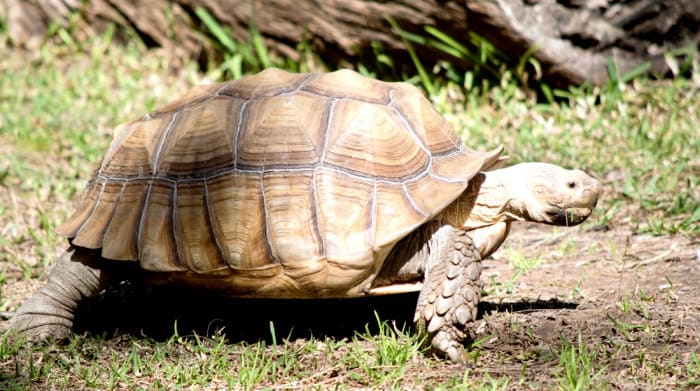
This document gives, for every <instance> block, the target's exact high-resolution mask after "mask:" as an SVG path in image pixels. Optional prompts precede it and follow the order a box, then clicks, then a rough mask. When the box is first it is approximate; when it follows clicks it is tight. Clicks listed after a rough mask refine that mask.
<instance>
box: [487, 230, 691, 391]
mask: <svg viewBox="0 0 700 391" xmlns="http://www.w3.org/2000/svg"><path fill="white" fill-rule="evenodd" d="M543 231H549V230H548V229H547V228H543V227H541V226H532V225H530V226H520V227H518V228H516V229H515V232H513V235H512V236H511V238H510V246H514V245H515V246H522V247H521V251H523V252H524V253H526V254H528V255H529V256H531V257H532V256H535V257H536V256H542V254H550V255H551V254H558V253H559V254H560V253H561V248H562V246H569V245H571V246H573V247H574V249H573V250H572V251H571V252H570V253H569V254H567V255H566V256H564V257H562V258H561V259H560V260H559V261H556V262H552V263H550V262H545V263H543V264H540V265H538V266H537V267H536V268H535V269H534V270H532V271H531V272H529V273H526V274H524V275H521V276H520V277H519V278H518V279H517V280H516V282H515V287H514V293H512V294H504V295H493V296H487V297H485V298H484V299H483V302H484V304H486V305H484V307H486V308H488V307H490V306H491V305H493V306H494V307H496V308H498V309H499V311H498V312H490V311H488V310H487V311H486V312H487V313H486V314H485V315H484V318H483V319H481V320H480V321H479V322H478V326H477V329H479V328H481V327H483V328H484V329H485V330H486V331H485V332H484V333H491V334H493V335H494V337H493V338H492V339H491V340H489V341H488V343H487V344H486V346H488V351H489V352H491V353H496V352H497V354H488V353H487V356H490V358H493V361H491V360H489V359H487V358H485V357H481V360H482V363H483V364H484V365H482V366H481V367H480V368H478V369H476V370H477V371H488V372H489V373H491V374H511V375H514V376H516V377H517V375H518V374H519V373H520V371H521V370H522V368H523V363H524V362H525V361H529V362H530V366H531V368H530V370H528V371H527V372H526V373H527V374H528V375H527V376H526V378H528V380H530V381H535V382H537V381H543V382H545V383H549V381H548V379H547V378H546V373H547V372H546V371H542V370H532V369H534V368H532V366H533V364H534V365H535V366H536V365H537V362H538V361H539V360H538V358H539V357H542V358H543V361H546V360H545V358H546V357H545V356H546V355H547V354H549V352H551V351H552V349H553V348H555V347H556V346H559V345H560V344H561V338H565V339H566V340H568V341H570V342H571V343H576V342H577V341H579V340H580V341H582V342H583V343H584V344H585V345H586V346H588V347H593V346H596V347H598V348H602V351H600V352H598V354H602V355H604V356H606V358H602V361H603V362H605V361H607V363H608V364H609V366H608V367H607V373H608V375H607V376H606V377H605V378H603V379H599V381H603V382H609V386H610V387H611V388H613V389H669V388H670V389H673V388H675V387H677V386H678V385H679V383H676V381H677V380H678V375H679V369H680V368H679V367H680V366H681V365H682V364H680V363H687V362H688V358H689V356H690V355H691V354H692V353H693V352H694V353H696V354H697V353H698V352H699V351H700V283H699V282H700V259H699V258H700V254H698V248H699V245H700V242H699V241H698V239H697V238H695V239H689V238H686V237H683V236H664V237H652V236H644V235H636V234H634V233H632V232H630V231H629V230H627V229H626V228H625V227H624V226H616V227H615V226H604V227H594V228H593V229H591V228H589V229H587V230H576V231H578V232H564V231H562V233H561V236H554V237H552V235H551V233H550V234H549V235H548V234H547V233H546V232H543ZM518 242H520V243H518ZM514 243H515V244H514ZM496 255H497V257H496V259H494V260H490V261H486V262H485V267H486V268H485V270H484V272H483V274H482V278H483V279H485V280H487V281H488V280H492V278H490V276H495V277H494V279H496V280H497V281H501V282H502V281H508V280H509V279H510V278H511V277H512V276H513V273H514V271H513V268H512V267H510V266H509V265H508V264H507V262H506V261H505V260H503V259H501V258H500V257H499V256H498V255H501V256H502V255H503V252H500V253H498V254H496ZM509 304H510V305H511V309H510V310H509V309H508V305H509ZM548 307H549V308H548ZM550 364H551V363H550ZM550 364H542V365H543V366H545V367H546V366H547V365H550ZM650 365H651V366H654V370H655V371H657V372H656V374H657V375H658V373H659V371H658V367H657V366H667V368H666V369H665V370H662V371H661V372H662V373H664V376H662V378H659V379H649V378H646V375H647V373H645V372H647V371H651V368H649V366H650ZM541 369H545V368H541ZM543 375H544V378H539V379H538V378H537V377H541V376H543ZM635 379H636V380H635ZM653 381H657V382H658V383H657V384H656V385H654V384H652V382H653ZM672 384H675V386H672Z"/></svg>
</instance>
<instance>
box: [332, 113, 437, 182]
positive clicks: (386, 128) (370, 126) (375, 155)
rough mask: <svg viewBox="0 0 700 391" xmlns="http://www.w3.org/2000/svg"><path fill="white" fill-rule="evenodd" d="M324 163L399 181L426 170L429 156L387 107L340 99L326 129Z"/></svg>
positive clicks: (365, 174)
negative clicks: (326, 138) (326, 142)
mask: <svg viewBox="0 0 700 391" xmlns="http://www.w3.org/2000/svg"><path fill="white" fill-rule="evenodd" d="M328 132H329V134H328V144H327V145H326V153H325V156H324V163H329V164H332V165H334V166H336V167H341V169H349V170H351V171H353V172H355V173H357V174H358V175H362V176H369V177H377V178H391V179H392V180H395V181H399V180H403V179H404V178H407V177H411V176H414V175H416V174H417V173H419V172H421V171H422V170H425V168H427V167H428V164H429V162H430V156H428V154H427V153H426V151H424V150H423V149H422V148H421V147H420V144H418V143H417V142H416V140H415V137H414V135H412V134H411V133H410V132H407V131H406V129H404V128H403V127H402V126H401V122H400V121H398V119H397V117H396V114H395V113H394V112H393V111H392V110H391V109H390V108H388V107H386V106H383V105H382V106H379V105H374V104H368V103H365V102H362V101H356V100H342V101H339V102H338V103H337V104H336V106H335V109H334V111H333V119H332V121H331V125H330V127H329V130H328Z"/></svg>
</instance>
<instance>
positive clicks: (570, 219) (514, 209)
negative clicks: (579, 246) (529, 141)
mask: <svg viewBox="0 0 700 391" xmlns="http://www.w3.org/2000/svg"><path fill="white" fill-rule="evenodd" d="M493 173H494V174H497V176H498V178H499V179H500V182H501V183H502V184H503V186H504V188H505V189H506V191H507V192H508V193H509V194H508V199H509V201H508V207H507V209H509V210H508V212H509V214H512V215H514V216H512V217H514V218H515V219H517V220H527V221H534V222H538V223H545V224H552V225H564V226H571V225H577V224H580V223H582V222H583V221H584V220H586V218H588V216H589V215H590V214H591V213H592V212H593V209H594V208H595V205H596V203H597V201H598V196H599V195H600V185H599V184H598V181H597V180H595V179H594V178H592V177H590V176H589V175H587V174H586V173H584V172H583V171H580V170H567V169H565V168H562V167H560V166H557V165H554V164H548V163H521V164H517V165H514V166H511V167H508V168H505V169H501V170H497V171H494V172H493Z"/></svg>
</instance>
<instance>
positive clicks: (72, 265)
mask: <svg viewBox="0 0 700 391" xmlns="http://www.w3.org/2000/svg"><path fill="white" fill-rule="evenodd" d="M98 258H99V253H98V252H97V251H93V250H84V249H79V250H76V249H75V248H70V249H69V250H68V251H66V252H65V253H64V254H63V255H62V256H61V258H60V259H59V261H58V263H57V264H56V266H55V267H54V268H53V269H52V270H51V272H50V274H49V280H48V283H47V284H46V286H44V287H43V288H41V289H40V290H39V291H37V292H36V293H35V294H34V295H33V296H32V297H30V298H29V300H27V301H26V302H25V303H24V304H23V305H22V306H21V307H20V308H19V309H18V310H17V312H16V313H15V315H14V317H13V318H12V319H11V320H10V323H9V327H8V331H10V332H19V333H25V334H26V336H27V338H28V339H29V340H33V341H41V340H46V339H48V338H56V339H64V338H67V337H68V335H69V334H70V331H71V328H72V327H73V319H74V316H75V314H74V312H75V310H76V308H77V307H78V304H79V302H80V301H82V300H83V299H85V298H89V297H92V296H94V295H96V294H98V293H99V292H100V291H102V290H103V289H104V287H105V282H106V280H105V276H104V273H103V272H102V270H100V269H97V268H93V267H90V266H89V265H90V263H92V262H94V261H95V260H96V259H98Z"/></svg>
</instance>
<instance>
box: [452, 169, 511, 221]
mask: <svg viewBox="0 0 700 391" xmlns="http://www.w3.org/2000/svg"><path fill="white" fill-rule="evenodd" d="M509 190H510V189H509V188H508V186H506V184H504V183H503V181H502V180H501V178H500V176H499V175H498V171H491V172H482V173H479V174H478V175H477V176H475V177H474V178H472V180H471V181H470V183H469V187H467V190H466V191H465V192H464V193H463V194H462V195H461V196H460V197H459V198H458V199H457V200H455V202H453V203H452V204H451V205H450V206H448V207H447V208H445V210H444V211H443V213H442V221H443V222H444V223H446V224H449V225H452V226H455V227H461V228H464V229H466V230H467V231H472V230H475V229H478V228H483V227H488V226H492V225H494V224H497V223H501V222H503V223H510V222H512V221H515V220H523V218H521V217H520V216H519V215H518V213H513V210H512V209H513V208H512V206H511V204H513V199H512V198H511V197H510V195H509V193H510V191H509Z"/></svg>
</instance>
